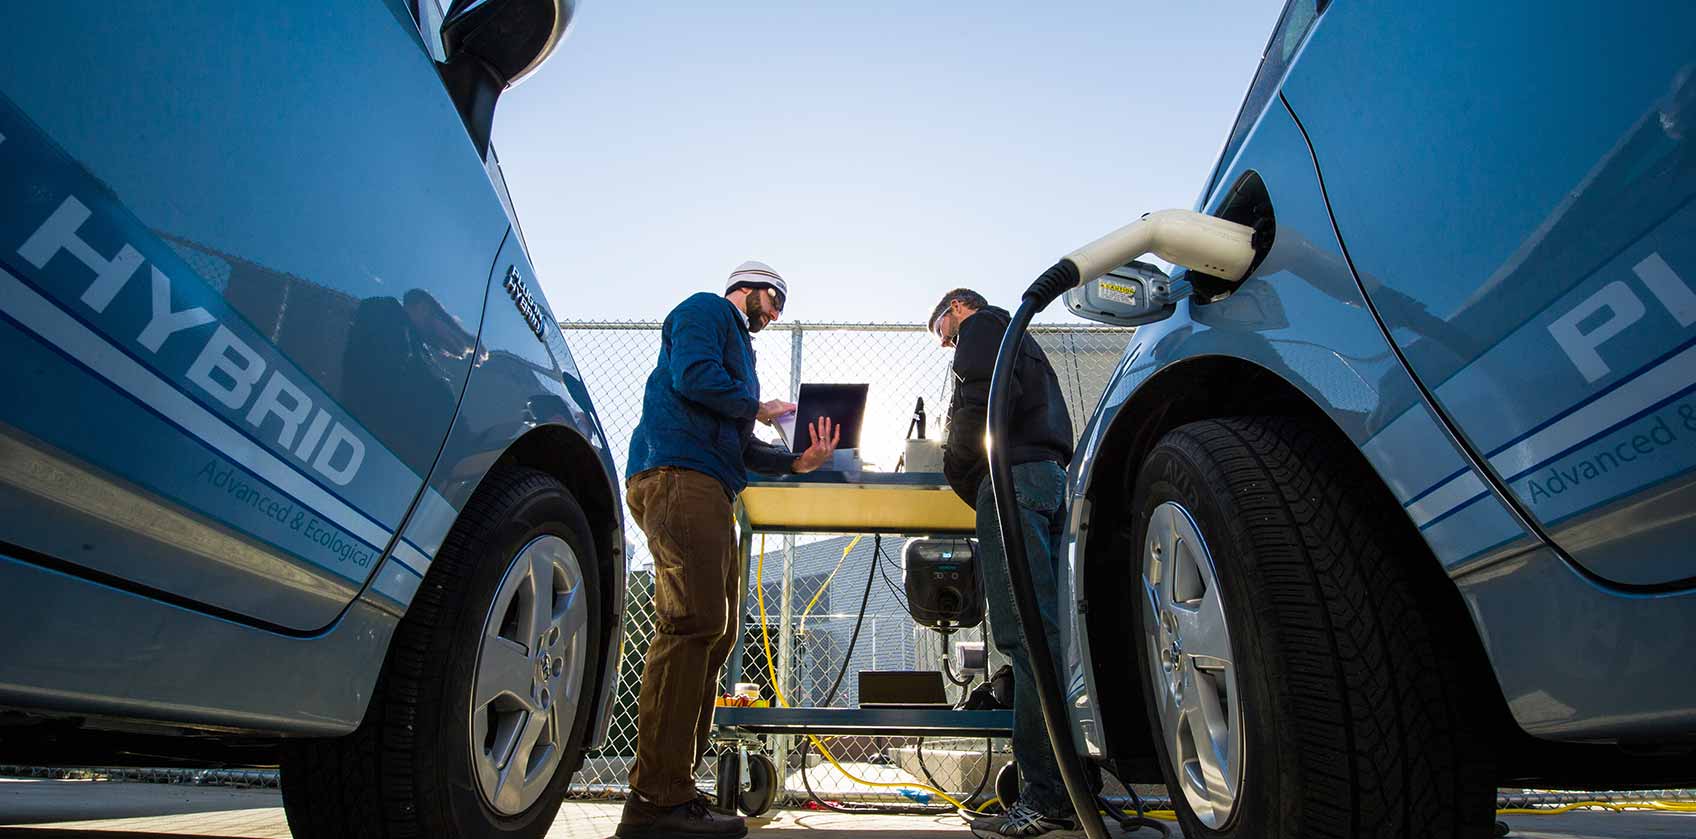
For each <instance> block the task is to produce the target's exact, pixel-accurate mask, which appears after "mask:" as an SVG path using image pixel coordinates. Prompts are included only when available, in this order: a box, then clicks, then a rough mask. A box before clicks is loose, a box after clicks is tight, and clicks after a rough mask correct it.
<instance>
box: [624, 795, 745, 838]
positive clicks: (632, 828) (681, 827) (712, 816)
mask: <svg viewBox="0 0 1696 839" xmlns="http://www.w3.org/2000/svg"><path fill="white" fill-rule="evenodd" d="M613 835H614V836H617V837H618V839H673V837H676V838H677V839H688V837H694V836H700V837H712V839H742V837H743V836H747V835H748V825H747V824H746V823H745V822H743V821H742V817H741V816H734V815H725V814H723V813H718V812H714V811H713V809H712V808H711V807H709V806H708V805H707V800H706V798H704V797H701V796H696V797H695V798H692V799H690V800H688V801H685V802H683V803H682V804H679V805H677V806H675V807H661V806H659V805H658V804H654V803H652V802H650V801H648V800H647V799H645V798H643V797H642V796H640V795H636V794H632V795H631V796H630V798H629V799H628V800H626V801H625V802H624V815H623V817H621V818H620V819H619V820H618V832H617V833H615V834H613Z"/></svg>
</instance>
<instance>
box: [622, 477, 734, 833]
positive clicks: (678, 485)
mask: <svg viewBox="0 0 1696 839" xmlns="http://www.w3.org/2000/svg"><path fill="white" fill-rule="evenodd" d="M626 490H627V493H626V498H627V499H628V501H629V503H630V512H631V513H633V514H634V515H635V518H636V524H637V526H639V527H641V528H642V532H643V533H645V534H647V536H648V551H649V553H651V554H652V555H653V557H654V637H653V642H652V643H651V644H649V646H648V657H647V663H646V665H645V667H644V669H643V671H642V694H641V699H640V700H639V701H638V703H637V710H636V765H635V766H634V767H633V768H631V770H630V787H631V789H633V790H635V791H637V792H639V793H641V794H642V797H643V798H646V799H647V800H649V801H651V802H653V803H655V804H658V805H660V806H662V807H671V806H675V805H677V804H681V803H683V802H685V801H688V800H690V799H692V798H694V797H695V795H696V793H695V764H696V763H697V762H699V761H700V759H701V756H702V755H703V754H705V753H706V750H707V731H708V728H709V727H710V726H711V725H712V721H713V700H714V699H715V698H716V697H717V696H718V695H719V686H718V678H719V671H720V670H721V669H723V668H724V661H725V659H726V658H729V656H730V648H731V646H732V644H733V643H734V642H735V640H736V635H735V633H736V630H737V628H738V626H739V623H738V622H737V621H736V620H735V619H734V618H735V609H736V606H737V594H738V586H740V585H741V583H742V578H741V574H740V573H739V569H738V568H737V562H736V526H735V522H734V520H733V518H732V513H731V497H730V493H728V492H727V491H725V488H724V485H723V484H721V483H719V482H718V480H717V479H715V478H712V477H710V476H708V475H706V474H704V473H701V472H696V471H694V470H691V469H679V468H675V467H661V468H658V469H649V470H648V471H646V472H643V473H641V474H639V475H635V476H633V477H631V478H630V481H629V482H628V484H627V485H626Z"/></svg>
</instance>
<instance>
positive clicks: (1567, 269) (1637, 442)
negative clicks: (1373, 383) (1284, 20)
mask: <svg viewBox="0 0 1696 839" xmlns="http://www.w3.org/2000/svg"><path fill="white" fill-rule="evenodd" d="M1650 7H1652V8H1650ZM1650 7H1645V8H1637V9H1633V10H1632V11H1631V13H1629V14H1619V13H1615V12H1613V11H1608V10H1604V9H1603V7H1601V6H1598V5H1595V4H1572V3H1567V4H1558V5H1556V6H1550V5H1549V4H1545V3H1535V2H1530V0H1516V2H1508V3H1495V4H1489V5H1484V6H1480V5H1477V4H1465V3H1443V4H1439V5H1438V6H1436V7H1433V6H1430V5H1423V6H1418V7H1414V6H1403V7H1394V8H1390V7H1376V6H1373V5H1372V4H1367V3H1339V4H1336V6H1335V7H1334V8H1333V9H1332V10H1330V11H1329V12H1328V13H1327V14H1326V16H1325V20H1324V22H1323V23H1322V24H1321V25H1320V26H1319V27H1318V28H1317V29H1316V30H1315V32H1314V33H1313V35H1312V37H1311V41H1310V42H1309V46H1308V48H1307V50H1306V53H1305V54H1304V55H1303V57H1302V60H1301V61H1300V62H1299V63H1298V64H1296V66H1295V67H1294V68H1293V69H1292V70H1291V72H1290V74H1289V76H1288V78H1287V79H1286V81H1285V86H1284V93H1285V96H1286V97H1287V98H1288V99H1289V102H1290V104H1291V106H1292V107H1293V108H1294V109H1295V110H1296V113H1298V114H1299V115H1300V117H1301V120H1302V122H1303V125H1304V126H1305V127H1306V129H1307V131H1308V134H1309V136H1310V137H1311V138H1312V142H1313V148H1314V152H1315V154H1316V155H1317V157H1318V161H1319V167H1320V170H1321V172H1322V173H1323V175H1324V178H1325V185H1326V191H1327V195H1328V196H1329V198H1330V201H1331V206H1332V210H1333V211H1334V213H1335V215H1336V219H1337V225H1338V228H1339V230H1340V231H1341V235H1342V238H1343V240H1344V241H1345V242H1346V243H1347V245H1348V250H1349V255H1350V256H1351V258H1352V259H1353V260H1354V263H1355V266H1356V268H1357V269H1358V270H1359V271H1360V273H1361V277H1362V280H1363V282H1364V283H1365V284H1366V287H1367V289H1368V291H1369V293H1370V294H1371V296H1372V299H1373V302H1374V303H1375V304H1376V305H1377V307H1378V310H1379V312H1380V314H1381V315H1382V317H1383V318H1384V321H1385V324H1386V326H1388V327H1389V329H1390V334H1391V336H1392V337H1393V338H1394V340H1395V341H1396V342H1397V344H1398V346H1399V347H1400V349H1401V351H1402V352H1403V354H1404V355H1405V357H1406V359H1407V361H1408V363H1409V364H1410V365H1411V366H1412V368H1413V370H1414V371H1415V373H1416V374H1417V375H1418V376H1419V377H1420V379H1421V380H1422V381H1424V382H1425V383H1426V385H1427V386H1428V387H1429V388H1430V389H1431V391H1432V392H1433V393H1434V395H1435V398H1436V401H1437V403H1438V404H1439V405H1440V406H1441V408H1442V410H1443V411H1445V412H1446V413H1447V414H1448V416H1449V417H1450V418H1451V419H1452V421H1453V423H1454V425H1455V426H1456V427H1457V428H1458V429H1459V430H1460V431H1461V433H1462V434H1463V435H1464V436H1465V437H1466V439H1467V440H1468V442H1469V443H1470V445H1471V446H1472V447H1473V449H1474V450H1475V451H1477V452H1479V453H1480V454H1481V455H1482V456H1483V457H1485V458H1487V460H1488V462H1489V464H1490V466H1491V468H1492V470H1493V471H1494V472H1495V474H1496V475H1497V476H1498V477H1499V478H1500V479H1501V480H1502V481H1503V482H1505V483H1506V484H1507V486H1508V487H1509V488H1510V490H1511V491H1512V493H1513V494H1514V497H1515V499H1516V501H1517V503H1518V504H1519V506H1520V508H1521V509H1522V510H1524V511H1525V513H1526V514H1527V515H1529V516H1532V517H1534V518H1535V519H1536V521H1538V522H1539V523H1540V525H1541V527H1542V528H1543V529H1544V530H1545V531H1546V532H1547V534H1548V535H1549V536H1550V538H1551V539H1552V540H1553V541H1554V543H1555V544H1557V545H1559V546H1560V547H1561V548H1562V549H1563V550H1564V551H1565V552H1566V553H1567V554H1568V555H1569V556H1571V557H1572V558H1573V559H1575V560H1577V561H1578V562H1580V563H1582V564H1583V565H1584V566H1586V567H1587V568H1588V569H1589V570H1591V571H1592V572H1594V573H1596V574H1598V575H1600V576H1601V577H1603V578H1605V579H1608V580H1612V581H1616V582H1619V583H1625V584H1632V585H1653V584H1659V583H1666V582H1670V581H1676V580H1681V579H1696V551H1691V550H1689V549H1688V546H1689V545H1690V544H1691V543H1692V542H1696V235H1692V234H1693V231H1696V201H1693V199H1696V7H1692V6H1690V5H1689V4H1684V3H1659V4H1650ZM1576 44H1586V45H1591V46H1592V47H1597V46H1599V47H1601V48H1602V49H1603V50H1604V51H1605V52H1606V54H1607V55H1608V58H1607V60H1601V61H1598V60H1580V59H1578V58H1577V55H1575V53H1573V52H1571V51H1569V50H1566V49H1562V48H1561V46H1562V45H1576ZM1434 45H1442V46H1441V47H1440V48H1434ZM1432 91H1442V92H1443V95H1442V100H1441V106H1440V110H1439V111H1438V112H1436V113H1433V112H1432V109H1431V107H1430V106H1429V105H1427V104H1425V101H1426V100H1425V97H1428V96H1429V94H1430V92H1432ZM1384 173H1395V174H1394V179H1395V182H1394V184H1393V186H1391V187H1390V188H1389V189H1386V184H1385V181H1384V177H1383V174H1384ZM1435 487H1436V485H1435V484H1434V485H1433V488H1435ZM1463 489H1464V490H1470V491H1462V490H1463ZM1443 492H1444V493H1445V495H1446V497H1447V503H1448V504H1449V505H1451V507H1450V509H1451V511H1458V510H1460V509H1461V508H1463V507H1464V506H1465V505H1466V504H1467V503H1469V500H1470V499H1471V498H1475V497H1482V496H1483V494H1484V487H1483V486H1482V485H1478V484H1468V485H1467V486H1465V487H1457V486H1450V487H1447V488H1445V489H1444V490H1443Z"/></svg>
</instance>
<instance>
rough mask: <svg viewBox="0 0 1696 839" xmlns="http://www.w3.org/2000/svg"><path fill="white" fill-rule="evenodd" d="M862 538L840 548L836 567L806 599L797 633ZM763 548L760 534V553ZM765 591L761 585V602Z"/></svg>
mask: <svg viewBox="0 0 1696 839" xmlns="http://www.w3.org/2000/svg"><path fill="white" fill-rule="evenodd" d="M864 538H865V536H864V534H862V535H859V536H855V537H854V539H853V541H850V542H849V543H848V547H846V548H843V549H842V556H840V557H838V558H837V560H836V567H835V568H832V569H830V573H829V574H826V575H825V577H824V582H822V583H819V590H818V591H815V592H813V599H811V600H809V601H807V608H805V609H802V610H801V621H800V626H798V627H796V630H795V631H796V632H797V633H802V632H806V631H807V615H809V614H812V611H813V607H814V606H817V605H818V602H819V598H820V597H823V596H824V591H825V589H827V588H830V581H831V580H834V579H836V572H838V571H841V570H842V563H843V562H846V561H847V559H848V554H849V553H851V552H852V551H853V550H854V546H855V545H858V544H860V540H861V539H864ZM765 550H766V537H765V536H763V535H762V536H760V553H762V554H764V553H765ZM764 582H765V581H764V580H763V579H762V580H761V583H764ZM765 593H766V590H765V587H764V586H763V585H762V586H761V587H760V597H761V598H762V600H761V601H760V602H762V603H763V602H765V601H764V599H763V598H764V597H765ZM761 619H762V620H763V619H764V616H763V615H762V616H761Z"/></svg>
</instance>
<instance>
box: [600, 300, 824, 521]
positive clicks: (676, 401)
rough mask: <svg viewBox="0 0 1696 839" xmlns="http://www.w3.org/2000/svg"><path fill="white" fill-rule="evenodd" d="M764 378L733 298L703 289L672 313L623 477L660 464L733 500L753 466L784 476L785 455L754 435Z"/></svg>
mask: <svg viewBox="0 0 1696 839" xmlns="http://www.w3.org/2000/svg"><path fill="white" fill-rule="evenodd" d="M759 406H760V380H759V377H758V376H757V375H756V373H755V367H754V342H753V340H752V338H751V337H750V335H749V334H748V327H747V323H746V321H744V320H743V319H742V318H740V317H738V316H737V312H736V308H735V307H734V306H733V305H731V303H730V301H729V300H726V299H725V298H723V297H720V296H718V295H716V294H711V293H708V292H701V293H699V294H694V295H691V296H690V297H689V298H688V299H686V300H684V301H683V302H682V303H679V304H678V305H677V308H675V309H672V310H671V313H670V314H668V315H666V317H665V324H664V325H663V326H662V327H661V329H660V359H659V364H657V365H656V366H655V367H654V372H653V373H651V374H649V376H648V382H647V386H646V388H645V390H644V391H643V394H642V421H641V422H640V423H638V424H637V425H636V432H635V434H634V435H632V436H631V438H630V462H629V464H628V467H627V469H626V472H625V474H626V475H637V474H640V473H642V472H645V471H647V470H649V469H656V468H658V467H661V466H677V467H681V468H684V469H693V470H695V471H697V472H704V473H706V474H708V475H711V476H712V477H714V478H716V479H718V482H719V483H721V484H723V485H724V488H725V491H727V492H729V493H730V494H731V495H735V494H737V493H739V492H741V491H742V488H743V487H745V486H747V485H748V469H750V468H751V469H754V470H755V471H758V472H787V471H789V470H790V464H791V462H792V461H793V460H794V455H792V454H790V453H789V452H788V451H786V450H784V449H782V448H778V447H774V446H771V445H768V444H766V443H763V442H761V441H760V440H758V439H756V438H755V437H754V417H755V415H756V414H757V413H758V411H759Z"/></svg>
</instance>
